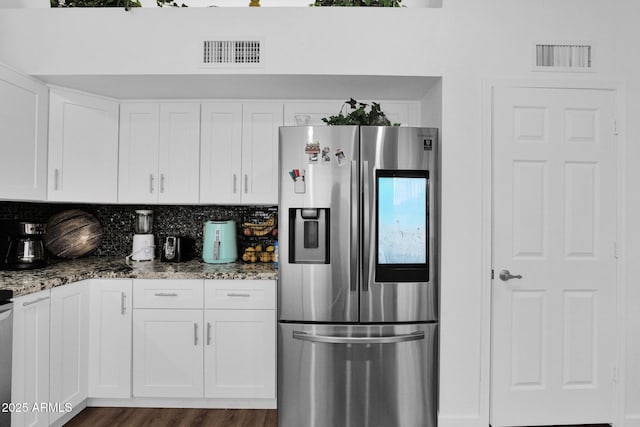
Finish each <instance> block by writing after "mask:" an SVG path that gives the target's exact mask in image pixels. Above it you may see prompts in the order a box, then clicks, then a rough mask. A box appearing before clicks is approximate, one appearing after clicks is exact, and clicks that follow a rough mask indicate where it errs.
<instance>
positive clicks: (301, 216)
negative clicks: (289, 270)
mask: <svg viewBox="0 0 640 427" xmlns="http://www.w3.org/2000/svg"><path fill="white" fill-rule="evenodd" d="M329 218H330V209H329V208H290V209H289V262H290V263H292V264H329V247H330V245H329V241H330V240H329V230H330V227H329Z"/></svg>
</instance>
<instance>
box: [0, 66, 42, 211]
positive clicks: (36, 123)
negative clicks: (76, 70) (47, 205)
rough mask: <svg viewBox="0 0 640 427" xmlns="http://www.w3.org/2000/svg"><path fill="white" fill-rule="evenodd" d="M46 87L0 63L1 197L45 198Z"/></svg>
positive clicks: (8, 198) (14, 198)
mask: <svg viewBox="0 0 640 427" xmlns="http://www.w3.org/2000/svg"><path fill="white" fill-rule="evenodd" d="M48 108H49V91H48V89H47V87H46V86H45V85H44V84H42V83H40V82H38V81H37V80H34V79H32V78H29V77H27V76H24V75H22V74H19V73H17V72H15V71H13V70H10V69H8V68H5V67H4V66H0V135H1V137H0V200H2V199H4V200H38V201H41V200H46V197H47V194H46V193H47V118H48V116H47V111H48Z"/></svg>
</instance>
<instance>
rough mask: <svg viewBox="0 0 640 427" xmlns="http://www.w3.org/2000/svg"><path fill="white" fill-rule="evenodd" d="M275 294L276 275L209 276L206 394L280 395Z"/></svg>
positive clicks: (252, 396)
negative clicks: (272, 277) (268, 277)
mask: <svg viewBox="0 0 640 427" xmlns="http://www.w3.org/2000/svg"><path fill="white" fill-rule="evenodd" d="M275 298H276V284H275V281H273V280H206V281H205V308H206V309H205V313H204V323H205V329H206V331H205V347H204V348H205V350H204V378H205V379H204V381H205V385H204V387H205V388H204V393H205V397H212V398H225V397H226V398H248V399H250V398H267V399H273V398H275V397H276V312H275Z"/></svg>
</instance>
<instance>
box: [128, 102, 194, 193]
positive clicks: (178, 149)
mask: <svg viewBox="0 0 640 427" xmlns="http://www.w3.org/2000/svg"><path fill="white" fill-rule="evenodd" d="M199 159H200V104H197V103H162V104H158V103H123V104H122V105H121V107H120V154H119V166H118V178H119V183H118V201H119V202H122V203H145V202H146V203H197V202H198V195H199V194H198V193H199V191H198V188H199V186H198V184H199V179H200V178H199V177H200V169H199V167H200V162H199Z"/></svg>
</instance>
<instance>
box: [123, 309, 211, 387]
mask: <svg viewBox="0 0 640 427" xmlns="http://www.w3.org/2000/svg"><path fill="white" fill-rule="evenodd" d="M202 340H203V331H202V310H163V309H140V310H134V313H133V395H134V396H135V397H202V390H203V379H202V362H203V352H202V348H203V347H202Z"/></svg>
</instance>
